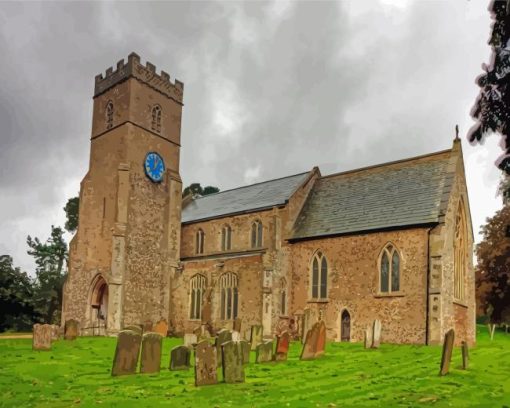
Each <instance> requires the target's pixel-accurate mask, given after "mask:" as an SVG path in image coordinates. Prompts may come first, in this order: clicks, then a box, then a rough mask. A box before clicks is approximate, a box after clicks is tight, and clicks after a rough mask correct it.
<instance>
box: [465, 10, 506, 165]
mask: <svg viewBox="0 0 510 408" xmlns="http://www.w3.org/2000/svg"><path fill="white" fill-rule="evenodd" d="M488 9H489V11H490V13H491V18H492V20H493V26H492V34H491V37H490V39H489V44H490V46H491V48H492V56H491V63H490V64H489V65H486V64H483V65H482V69H483V70H484V71H485V72H484V73H483V74H481V75H479V76H478V78H477V79H476V83H477V84H478V86H479V87H480V93H479V95H478V98H477V100H476V102H475V105H474V106H473V109H472V111H471V116H472V117H473V119H475V120H476V123H475V124H474V125H473V126H472V127H471V129H470V130H469V133H468V138H469V141H470V142H472V143H473V142H479V143H481V142H482V141H483V139H484V137H485V136H486V135H487V134H488V133H490V132H494V133H499V134H500V135H501V136H502V139H503V140H502V146H503V149H504V151H505V152H504V154H503V155H501V156H500V158H499V159H498V160H497V165H498V167H499V168H500V169H501V170H503V171H504V172H506V173H507V174H509V175H510V0H492V1H491V3H490V4H489V8H488Z"/></svg>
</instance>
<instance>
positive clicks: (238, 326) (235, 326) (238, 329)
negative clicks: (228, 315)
mask: <svg viewBox="0 0 510 408" xmlns="http://www.w3.org/2000/svg"><path fill="white" fill-rule="evenodd" d="M242 324H243V320H242V319H241V318H240V317H237V318H236V319H234V324H233V325H232V326H233V327H232V330H233V331H236V332H238V333H241V326H242Z"/></svg>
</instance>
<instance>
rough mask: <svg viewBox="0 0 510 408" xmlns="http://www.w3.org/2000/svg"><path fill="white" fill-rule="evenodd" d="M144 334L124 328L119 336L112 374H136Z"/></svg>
mask: <svg viewBox="0 0 510 408" xmlns="http://www.w3.org/2000/svg"><path fill="white" fill-rule="evenodd" d="M141 342H142V336H140V335H139V334H138V333H136V332H134V331H132V330H122V331H121V332H119V335H118V336H117V347H116V348H115V356H114V357H113V366H112V375H127V374H135V373H136V367H137V366H138V355H139V354H140V343H141Z"/></svg>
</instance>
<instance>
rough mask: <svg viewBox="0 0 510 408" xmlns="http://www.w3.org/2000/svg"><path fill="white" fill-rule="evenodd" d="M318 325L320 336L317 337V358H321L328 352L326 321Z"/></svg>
mask: <svg viewBox="0 0 510 408" xmlns="http://www.w3.org/2000/svg"><path fill="white" fill-rule="evenodd" d="M316 324H317V325H318V326H319V334H318V335H317V345H316V346H315V357H319V356H322V355H323V354H324V352H325V351H326V324H325V323H324V320H321V321H319V322H317V323H316Z"/></svg>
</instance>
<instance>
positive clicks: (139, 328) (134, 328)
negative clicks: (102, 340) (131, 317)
mask: <svg viewBox="0 0 510 408" xmlns="http://www.w3.org/2000/svg"><path fill="white" fill-rule="evenodd" d="M122 330H131V331H134V332H135V333H137V334H139V335H140V336H141V335H142V334H143V328H142V326H138V325H135V324H133V325H130V326H126V327H124V328H123V329H122Z"/></svg>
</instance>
